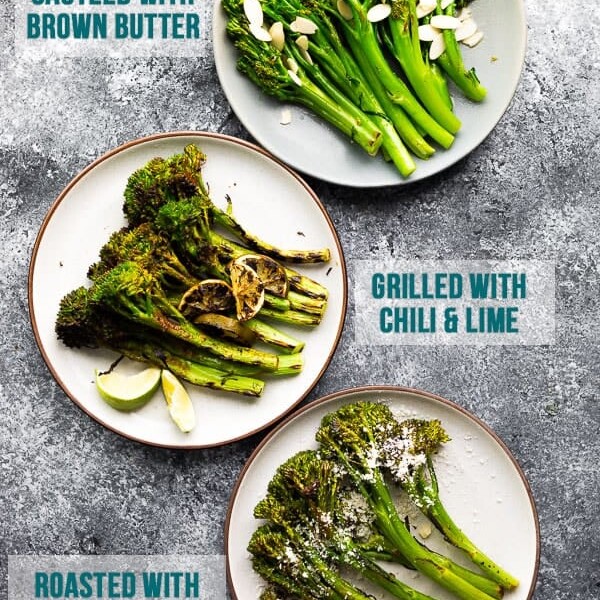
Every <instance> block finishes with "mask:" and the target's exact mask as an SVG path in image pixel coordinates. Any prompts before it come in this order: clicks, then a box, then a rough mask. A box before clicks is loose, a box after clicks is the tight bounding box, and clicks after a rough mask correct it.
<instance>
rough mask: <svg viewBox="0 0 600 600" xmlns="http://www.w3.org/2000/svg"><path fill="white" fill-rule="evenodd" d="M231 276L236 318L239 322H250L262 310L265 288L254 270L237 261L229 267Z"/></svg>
mask: <svg viewBox="0 0 600 600" xmlns="http://www.w3.org/2000/svg"><path fill="white" fill-rule="evenodd" d="M229 276H230V277H231V289H232V290H233V296H234V298H235V312H236V316H237V318H238V320H239V321H249V320H250V319H251V318H252V317H254V316H255V315H256V314H257V313H258V311H259V310H260V309H261V308H262V305H263V303H264V301H265V286H264V285H263V283H262V282H261V280H260V277H259V276H258V273H257V272H256V271H255V270H254V269H252V268H251V267H249V266H248V265H245V264H243V263H240V262H237V261H234V262H233V263H231V265H230V266H229Z"/></svg>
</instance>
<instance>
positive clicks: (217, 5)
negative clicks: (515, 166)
mask: <svg viewBox="0 0 600 600" xmlns="http://www.w3.org/2000/svg"><path fill="white" fill-rule="evenodd" d="M517 10H518V11H519V16H520V20H521V27H520V33H521V36H522V39H523V45H522V48H521V52H520V53H519V68H518V72H517V74H516V81H515V86H514V88H513V89H512V91H511V93H510V95H509V96H508V97H507V99H506V102H505V103H504V104H503V106H502V110H501V111H499V114H498V116H497V118H495V119H494V121H493V123H492V125H491V127H490V129H489V130H488V131H487V132H486V133H485V134H484V135H478V136H477V139H476V142H475V144H474V145H472V146H471V147H470V148H469V149H466V150H462V151H460V152H458V153H457V155H456V157H455V158H454V159H453V160H452V161H451V162H450V163H448V164H447V165H445V166H443V167H441V168H439V169H437V170H434V171H432V172H431V173H428V174H425V175H422V176H419V175H418V173H419V171H421V169H419V168H417V170H416V171H415V173H413V175H411V176H410V177H409V178H403V177H401V176H399V179H398V181H394V182H385V183H370V182H364V181H359V182H355V183H348V182H347V181H344V180H342V179H339V178H336V177H335V173H333V172H332V173H331V175H329V176H327V177H321V176H319V175H315V174H314V173H312V172H309V171H306V170H304V169H303V168H302V167H300V166H299V165H298V164H297V161H294V162H290V163H287V162H286V163H285V164H288V165H289V167H290V168H292V169H295V170H297V171H299V172H301V173H302V174H303V175H306V176H309V177H314V178H316V179H319V180H320V181H324V182H326V183H329V184H333V185H341V186H347V187H351V188H356V189H363V190H366V189H378V188H387V187H397V186H402V187H403V186H410V185H411V184H417V183H420V182H423V181H426V180H428V179H430V178H431V177H434V176H436V175H439V174H440V173H443V172H445V171H447V170H448V169H450V168H451V167H453V166H454V165H456V163H458V162H459V161H461V160H463V159H465V158H466V157H467V156H469V155H470V154H471V153H472V152H474V151H475V150H476V149H477V148H478V147H479V146H481V144H483V142H484V141H485V140H486V139H487V138H488V137H489V136H490V134H491V133H492V132H493V131H494V129H495V128H496V127H497V125H498V123H499V122H500V120H501V119H502V117H503V116H504V115H505V114H506V112H507V111H508V109H509V107H510V105H511V104H512V102H513V100H514V97H515V95H516V93H517V90H518V88H519V84H520V82H521V80H522V79H523V73H524V70H525V59H526V55H527V47H528V30H527V10H526V6H525V0H517ZM219 11H222V8H221V0H213V14H212V19H211V39H212V45H213V60H214V65H215V71H216V72H217V78H218V80H219V84H220V86H221V90H222V91H223V94H224V96H225V98H226V100H227V103H228V104H229V107H230V108H231V110H232V111H233V113H234V114H235V116H236V117H237V119H238V120H239V121H240V123H241V124H242V126H243V127H244V128H245V129H246V131H248V133H250V135H251V136H252V137H253V138H254V139H255V140H256V141H257V142H258V143H259V144H261V145H264V148H265V149H266V150H267V151H268V152H269V153H272V152H273V150H272V146H271V145H270V144H269V145H266V144H264V140H263V138H264V136H262V135H257V134H256V127H254V126H248V124H247V119H242V118H241V117H240V115H239V114H238V111H237V110H236V108H235V107H234V106H233V104H232V102H231V100H230V98H229V94H228V93H227V92H226V86H225V85H223V78H222V76H221V70H222V68H223V67H222V63H221V61H220V60H217V54H216V53H215V52H214V49H215V47H216V44H215V33H216V31H217V27H216V25H217V20H218V19H219ZM221 17H222V15H221ZM278 159H279V157H278ZM279 160H283V159H279ZM415 174H416V175H415Z"/></svg>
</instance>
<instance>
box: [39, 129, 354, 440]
mask: <svg viewBox="0 0 600 600" xmlns="http://www.w3.org/2000/svg"><path fill="white" fill-rule="evenodd" d="M184 137H199V138H209V139H216V140H219V141H221V142H225V143H232V144H235V145H239V146H242V147H244V148H246V149H248V150H250V151H254V152H257V153H259V154H261V155H263V156H264V157H265V158H267V159H268V160H270V161H272V162H273V163H275V165H276V166H279V167H281V168H283V169H284V170H285V171H286V172H287V173H288V174H289V175H291V176H292V177H293V178H294V179H295V180H296V182H297V183H299V184H300V185H301V187H302V188H304V191H305V192H306V193H307V194H308V195H309V196H310V198H311V199H312V200H313V201H314V202H315V204H316V206H317V208H318V209H319V210H320V212H321V214H322V215H323V217H324V219H325V222H326V224H327V227H328V228H329V230H330V232H331V234H332V236H333V239H334V241H335V246H336V248H337V252H338V255H339V258H340V261H339V262H340V268H341V271H342V272H341V277H342V306H341V318H340V321H339V323H338V326H337V332H336V336H335V339H334V342H333V344H332V346H331V349H330V351H329V354H328V356H327V359H326V360H325V362H324V364H323V366H322V367H321V369H320V370H319V372H318V373H317V374H316V376H315V378H314V379H313V381H312V382H310V383H309V384H308V386H307V389H306V390H305V392H304V393H303V394H302V395H301V396H300V397H299V398H298V399H297V400H296V401H295V402H294V403H293V404H291V405H290V406H289V407H287V408H286V409H285V410H284V411H283V412H281V413H279V414H278V415H277V416H276V417H274V418H273V419H271V420H269V421H268V422H267V423H264V424H263V425H261V426H260V427H257V428H255V429H253V430H252V431H249V432H246V433H244V434H242V435H239V436H235V437H233V438H228V439H226V440H222V441H218V442H211V443H206V444H187V445H182V444H176V443H160V442H153V441H151V440H146V439H142V438H140V437H138V436H136V435H134V434H128V433H126V432H124V431H121V430H119V429H117V428H116V427H114V426H112V425H110V424H109V423H106V422H105V421H104V420H103V419H101V418H99V417H98V416H96V415H94V414H93V413H92V411H91V410H90V409H89V408H87V407H86V406H84V404H83V403H82V402H81V401H80V400H79V399H78V398H77V397H76V396H75V394H73V393H71V391H70V390H69V389H68V387H67V386H66V384H65V383H64V382H63V380H62V379H61V377H60V376H59V375H58V373H57V372H56V369H55V368H54V366H53V365H52V362H51V361H50V359H49V356H48V353H47V352H46V350H45V348H44V345H43V343H42V339H41V336H40V333H39V328H38V324H37V319H36V314H35V307H34V302H33V280H34V275H35V267H36V262H37V257H38V251H39V247H40V244H41V242H42V239H43V237H44V233H45V231H46V228H47V227H48V225H49V223H50V221H51V220H52V218H53V216H54V213H55V212H56V210H57V209H58V207H59V206H60V204H61V203H62V202H63V200H64V199H65V197H66V196H67V195H68V194H69V193H70V191H71V190H72V189H73V188H74V187H75V186H76V185H77V184H78V183H79V182H80V181H81V180H82V179H83V178H84V177H85V176H86V175H87V174H88V173H90V172H91V171H92V170H93V169H95V168H96V167H97V166H98V165H100V164H101V163H103V162H105V161H106V160H108V159H110V158H112V157H113V156H116V155H117V154H119V153H121V152H123V151H126V150H129V149H130V148H133V147H135V146H139V145H142V144H144V143H151V142H155V141H159V140H164V139H169V138H184ZM27 307H28V312H29V321H30V325H31V329H32V331H33V335H34V338H35V342H36V345H37V347H38V350H39V352H40V354H41V356H42V358H43V360H44V363H45V365H46V367H47V369H48V370H49V371H50V374H51V375H52V377H53V378H54V380H55V382H56V383H57V384H58V386H59V387H60V388H61V390H62V391H63V393H65V394H66V396H67V397H68V398H69V399H70V400H71V401H72V402H73V403H74V404H75V406H77V407H78V408H79V409H80V410H82V411H83V413H84V414H86V415H87V416H88V417H90V418H91V419H93V420H94V421H95V422H96V423H98V424H99V425H101V426H102V427H104V428H106V429H108V430H109V431H111V432H113V433H115V434H117V435H119V436H121V437H122V438H125V439H127V440H131V441H134V442H137V443H140V444H144V445H146V446H151V447H156V448H165V449H171V450H199V449H203V448H218V447H221V446H226V445H229V444H233V443H235V442H238V441H240V440H243V439H246V438H249V437H251V436H253V435H255V434H257V433H259V432H261V431H263V430H265V429H267V428H269V427H271V426H272V425H273V424H274V423H277V422H278V421H280V420H281V419H282V418H285V416H286V415H288V414H289V413H290V412H292V411H293V410H294V409H295V408H296V407H297V406H298V404H300V403H301V402H302V401H303V400H304V399H305V398H306V397H307V396H308V395H309V394H310V393H311V392H312V390H313V389H314V387H315V386H316V385H317V383H318V382H319V381H320V379H321V377H322V376H323V374H324V373H325V371H326V370H327V368H328V367H329V365H330V363H331V360H332V359H333V356H334V354H335V352H336V350H337V347H338V345H339V343H340V339H341V337H342V333H343V330H344V325H345V322H346V318H347V311H348V273H347V268H346V259H345V256H344V251H343V248H342V245H341V242H340V238H339V235H338V233H337V230H336V228H335V225H334V223H333V220H332V219H331V216H330V215H329V213H328V211H327V209H326V207H325V205H324V204H323V202H322V201H321V199H320V198H319V196H317V194H316V192H315V191H314V190H313V189H312V187H311V186H310V185H309V184H308V183H307V182H306V181H305V180H304V178H303V177H301V176H300V174H299V173H297V172H296V171H294V169H292V168H291V167H290V166H289V165H287V164H285V163H284V162H283V161H281V160H280V159H279V158H277V157H276V156H273V155H272V154H271V153H270V152H269V151H268V150H266V149H265V148H262V147H260V146H257V145H256V144H253V143H252V142H248V141H246V140H243V139H241V138H237V137H234V136H231V135H226V134H223V133H217V132H210V131H192V130H178V131H170V132H163V133H155V134H151V135H148V136H143V137H139V138H135V139H134V140H130V141H128V142H125V143H123V144H120V145H119V146H117V147H115V148H112V149H111V150H108V151H107V152H105V153H104V154H102V155H101V156H100V157H98V158H96V159H95V160H94V161H92V162H91V163H89V164H88V165H87V166H86V167H84V168H83V169H82V170H80V171H79V172H78V173H77V174H76V175H75V176H74V177H73V178H72V179H71V180H70V181H69V182H68V183H67V185H66V186H65V187H64V188H63V189H62V191H61V192H60V193H59V195H58V196H57V197H56V198H55V200H54V201H53V202H52V204H51V205H50V207H49V208H48V210H47V212H46V215H45V217H44V219H43V221H42V223H41V225H40V227H39V230H38V233H37V235H36V238H35V242H34V244H33V248H32V251H31V255H30V258H29V268H28V271H27Z"/></svg>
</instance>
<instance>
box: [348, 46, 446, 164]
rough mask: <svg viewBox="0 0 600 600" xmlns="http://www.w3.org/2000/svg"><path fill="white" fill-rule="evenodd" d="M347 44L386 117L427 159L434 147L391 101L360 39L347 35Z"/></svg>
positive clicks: (403, 138)
mask: <svg viewBox="0 0 600 600" xmlns="http://www.w3.org/2000/svg"><path fill="white" fill-rule="evenodd" d="M347 41H348V45H349V46H350V47H351V48H352V50H353V53H354V55H355V56H356V60H357V62H358V64H359V66H360V68H361V70H362V73H363V74H364V76H365V79H366V80H367V82H368V84H369V86H370V87H371V89H372V90H373V93H374V94H375V96H376V97H377V100H378V101H379V103H380V105H381V107H382V108H383V110H384V111H385V114H386V115H387V117H388V118H389V119H390V120H391V122H392V123H393V125H394V127H395V129H396V131H397V132H398V134H399V135H400V137H401V138H402V140H403V141H404V143H405V144H406V145H407V146H408V147H409V148H410V149H411V150H412V151H413V152H414V153H415V155H416V156H418V157H419V158H422V159H427V158H429V157H430V156H432V154H433V153H434V152H435V150H434V148H433V147H432V146H431V145H430V144H428V143H427V141H426V140H425V139H424V138H423V136H422V135H421V133H420V132H419V131H418V129H417V128H416V127H415V125H414V124H413V123H412V121H411V120H410V119H409V118H408V116H407V115H406V113H405V112H404V110H403V109H402V107H401V106H399V105H398V104H394V102H392V100H391V98H390V96H389V94H388V92H387V90H386V88H385V87H384V85H383V83H382V82H381V80H380V79H379V77H378V75H377V73H376V72H375V70H374V69H373V66H372V65H371V63H370V61H369V58H368V57H367V55H366V54H364V53H363V50H362V49H361V45H360V40H355V39H354V38H353V37H352V36H351V35H349V36H347Z"/></svg>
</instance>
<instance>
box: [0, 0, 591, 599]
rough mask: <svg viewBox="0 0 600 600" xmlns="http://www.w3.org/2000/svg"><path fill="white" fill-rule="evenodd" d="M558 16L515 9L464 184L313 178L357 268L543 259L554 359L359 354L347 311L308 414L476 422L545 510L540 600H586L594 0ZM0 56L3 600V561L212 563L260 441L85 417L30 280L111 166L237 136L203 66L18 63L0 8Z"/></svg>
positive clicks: (208, 62)
mask: <svg viewBox="0 0 600 600" xmlns="http://www.w3.org/2000/svg"><path fill="white" fill-rule="evenodd" d="M571 4H573V6H577V7H578V8H577V9H576V10H575V9H573V10H571V9H569V10H565V6H566V4H565V3H558V2H547V0H527V2H526V5H527V12H528V23H529V47H528V52H527V62H526V66H525V71H524V74H523V78H522V81H521V85H520V87H519V89H518V91H517V94H516V97H515V99H514V102H513V103H512V105H511V106H510V108H509V110H508V112H507V113H506V115H505V116H504V118H503V119H502V120H501V121H500V123H499V125H498V127H497V128H496V129H495V130H494V132H493V133H492V134H491V135H490V137H489V138H488V139H487V140H486V141H485V142H484V143H483V144H482V145H481V146H480V147H479V148H478V149H477V150H475V151H474V152H473V153H472V154H471V155H470V156H469V157H467V158H466V159H465V160H463V161H462V162H461V163H460V164H458V165H457V167H456V168H453V169H451V170H449V171H448V172H446V173H443V174H441V175H439V176H437V177H435V178H433V179H431V180H428V181H425V182H422V183H418V184H416V185H412V186H408V187H404V188H395V189H383V190H376V191H375V190H374V191H371V192H363V191H355V190H352V189H345V188H342V187H335V186H330V185H327V184H324V183H322V182H319V181H314V180H310V181H309V182H310V183H311V184H312V185H313V186H314V188H315V190H316V191H317V193H318V194H319V195H320V196H321V198H322V199H323V202H324V203H325V205H326V206H327V208H328V209H329V211H330V214H331V217H332V219H333V221H334V223H335V225H336V226H337V229H338V232H339V235H340V237H341V241H342V244H343V247H344V249H345V252H346V257H347V260H348V262H349V266H350V267H352V261H353V259H357V258H363V257H368V256H369V255H372V254H373V253H379V254H384V255H385V254H387V253H390V254H393V255H394V256H399V257H409V258H413V259H420V258H423V259H426V258H431V259H442V258H461V259H479V258H481V259H487V258H490V259H510V258H519V259H543V260H551V261H555V262H556V274H557V290H556V303H557V304H556V307H557V342H556V344H555V345H554V346H550V347H525V348H518V347H504V348H502V347H501V348H498V347H488V348H471V347H420V348H419V347H396V348H392V347H389V348H365V347H358V346H355V345H354V344H353V333H352V331H353V311H352V306H351V307H350V311H349V314H348V320H347V323H346V328H345V333H344V336H343V338H342V340H341V344H340V346H339V349H338V351H337V353H336V355H335V357H334V359H333V362H332V363H331V366H330V368H329V369H328V371H327V372H326V374H325V375H324V377H323V378H322V380H321V382H320V383H319V384H318V386H317V387H316V389H315V390H314V391H313V392H312V393H311V395H310V399H314V398H317V397H318V396H320V395H322V394H324V393H327V392H332V391H334V390H337V389H338V388H340V387H346V386H350V385H359V384H378V383H388V384H402V385H410V386H415V387H419V388H423V389H426V390H430V391H432V392H436V393H438V394H441V395H443V396H446V397H448V398H450V399H453V400H455V401H457V402H459V403H460V404H462V405H463V406H465V407H467V408H468V409H470V410H472V411H473V412H474V413H475V414H477V415H478V416H480V417H481V418H483V419H484V420H485V421H486V422H487V423H488V424H489V425H490V426H491V427H492V428H494V429H495V430H496V431H497V432H498V434H499V435H500V436H501V437H502V438H503V439H504V440H505V441H506V443H507V444H508V446H509V447H510V449H511V450H512V451H513V453H514V454H515V456H516V457H517V459H518V460H519V462H520V464H521V465H522V467H523V469H524V471H525V473H526V474H527V477H528V478H529V481H530V483H531V486H532V489H533V493H534V495H535V499H536V501H537V507H538V510H539V516H540V524H541V535H542V555H541V571H540V576H539V582H538V586H537V590H536V592H535V598H536V600H593V599H598V598H600V511H599V506H600V467H599V465H600V460H599V457H600V408H599V401H598V387H599V372H600V353H599V352H598V339H599V338H600V325H599V322H600V321H599V319H598V316H599V301H598V290H599V283H600V281H599V280H600V274H599V270H600V264H599V253H600V252H599V242H600V233H599V230H600V190H599V182H600V168H599V164H600V146H599V144H598V134H599V133H600V116H599V115H600V97H599V96H600V83H599V82H600V79H599V78H598V72H599V67H600V36H598V31H599V30H600V12H599V11H598V6H597V2H596V0H578V1H577V2H574V3H568V5H569V6H571ZM0 40H1V44H0V97H1V99H2V102H1V103H0V157H1V160H0V253H1V256H2V262H1V265H0V306H1V307H2V315H3V327H2V336H1V340H0V349H1V351H0V423H1V426H2V429H1V436H0V507H1V508H0V565H1V567H0V598H4V597H5V596H6V555H7V554H20V553H25V554H54V553H56V554H63V553H67V554H69V553H104V554H119V553H124V554H128V553H129V554H144V553H151V554H170V553H189V554H202V553H206V554H214V553H221V552H222V549H223V533H222V530H223V522H224V518H225V512H226V507H227V501H228V497H229V492H230V490H231V488H232V485H233V483H234V481H235V479H236V477H237V475H238V473H239V471H240V469H241V467H242V465H243V464H244V461H245V459H246V458H247V457H248V455H249V454H250V452H251V451H252V449H253V448H254V447H255V446H256V444H257V443H258V442H259V441H260V439H261V436H255V437H254V438H252V439H249V440H246V441H244V442H240V443H237V444H234V445H232V446H228V447H225V448H220V449H215V450H209V451H196V452H171V451H165V450H158V449H154V448H148V447H145V446H142V445H138V444H136V443H133V442H129V441H127V440H125V439H122V438H120V437H118V436H117V435H115V434H113V433H111V432H109V431H106V430H105V429H103V428H102V427H100V426H99V425H97V424H96V423H95V422H93V421H92V420H91V419H89V418H87V417H86V416H85V415H84V414H83V413H82V412H81V411H80V410H79V409H78V408H76V407H75V406H74V405H73V404H72V403H71V401H70V400H69V399H68V398H67V397H66V396H65V394H64V393H63V392H62V391H61V389H60V388H59V387H58V386H57V384H56V383H55V382H54V380H53V379H52V377H51V376H50V374H49V372H48V370H47V368H46V366H45V364H44V362H43V360H42V358H41V357H40V355H39V353H38V350H37V347H36V344H35V341H34V338H33V334H32V332H31V328H30V323H29V317H28V309H27V269H28V263H29V257H30V253H31V250H32V247H33V244H34V241H35V237H36V234H37V231H38V228H39V226H40V224H41V223H42V220H43V218H44V215H45V214H46V211H47V210H48V208H49V207H50V205H51V203H52V201H53V200H54V198H55V197H56V196H57V195H58V193H59V192H60V191H61V189H62V188H63V186H64V185H65V184H66V183H67V182H68V181H69V180H70V179H71V178H72V177H73V176H74V175H75V174H76V173H77V172H78V171H79V170H80V169H81V168H83V167H84V166H86V165H87V164H88V163H89V162H91V161H92V160H93V159H95V158H97V157H98V156H100V155H101V154H103V153H104V152H105V151H107V150H109V149H111V148H113V147H114V146H116V145H118V144H121V143H123V142H126V141H128V140H130V139H133V138H136V137H139V136H144V135H147V134H151V133H155V132H160V131H166V130H175V129H207V130H211V131H220V132H224V133H227V134H231V135H236V136H241V137H247V134H246V133H245V131H244V129H243V128H242V126H241V125H240V124H239V122H238V121H237V119H236V118H235V116H234V115H233V114H232V113H231V111H230V110H229V108H228V105H227V102H226V100H225V98H224V97H223V94H222V92H221V90H220V88H219V85H218V81H217V77H216V74H215V70H214V65H213V61H212V59H211V58H210V52H207V56H208V58H206V59H177V60H171V59H148V60H145V59H136V60H116V59H110V60H98V59H94V60H90V59H61V60H43V61H38V62H27V63H23V62H19V60H17V59H15V56H14V53H13V48H12V44H13V6H12V4H10V3H8V2H5V1H4V2H2V3H1V4H0ZM182 517H184V518H182ZM190 520H191V521H193V522H194V523H195V525H194V527H189V526H188V523H189V522H190Z"/></svg>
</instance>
